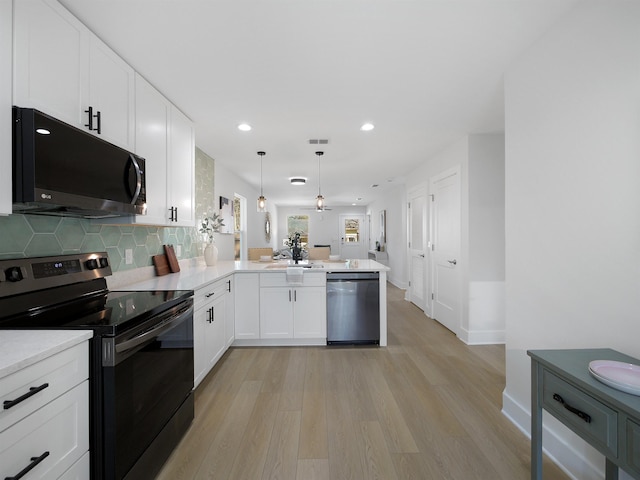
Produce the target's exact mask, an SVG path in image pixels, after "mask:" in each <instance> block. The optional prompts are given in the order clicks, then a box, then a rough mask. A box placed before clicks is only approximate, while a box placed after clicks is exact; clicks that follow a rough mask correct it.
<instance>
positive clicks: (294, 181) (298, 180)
mask: <svg viewBox="0 0 640 480" xmlns="http://www.w3.org/2000/svg"><path fill="white" fill-rule="evenodd" d="M289 180H290V181H291V185H304V184H305V183H307V179H306V178H302V177H293V178H290V179H289Z"/></svg>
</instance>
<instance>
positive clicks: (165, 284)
mask: <svg viewBox="0 0 640 480" xmlns="http://www.w3.org/2000/svg"><path fill="white" fill-rule="evenodd" d="M309 263H310V264H311V265H312V266H313V267H312V268H305V269H304V271H305V272H324V273H326V272H352V271H361V272H386V271H388V270H389V267H387V266H385V265H382V264H381V263H378V262H376V261H374V260H368V259H367V260H363V259H358V260H347V261H340V262H334V261H322V260H312V261H311V262H309ZM288 265H291V266H295V265H293V264H292V262H290V261H288V260H275V261H272V262H258V261H242V262H239V261H219V262H218V263H217V264H216V266H214V267H207V266H206V265H205V264H204V263H197V264H195V265H183V264H182V263H181V264H180V271H179V272H176V273H169V274H167V275H163V276H161V277H152V278H148V279H145V280H140V281H136V282H135V283H131V284H126V285H110V286H109V289H110V290H195V289H198V288H201V287H203V286H205V285H207V284H209V283H211V282H215V281H216V280H220V279H222V278H224V277H226V276H228V275H231V274H233V273H242V272H286V267H287V266H288Z"/></svg>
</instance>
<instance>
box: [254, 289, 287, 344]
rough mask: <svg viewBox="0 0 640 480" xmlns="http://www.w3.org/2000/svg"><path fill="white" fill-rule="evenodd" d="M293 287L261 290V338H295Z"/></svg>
mask: <svg viewBox="0 0 640 480" xmlns="http://www.w3.org/2000/svg"><path fill="white" fill-rule="evenodd" d="M293 296H294V289H293V288H291V287H267V288H261V289H260V338H293Z"/></svg>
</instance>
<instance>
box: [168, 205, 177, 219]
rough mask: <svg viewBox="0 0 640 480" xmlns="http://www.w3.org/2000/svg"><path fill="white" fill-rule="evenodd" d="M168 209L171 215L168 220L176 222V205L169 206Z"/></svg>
mask: <svg viewBox="0 0 640 480" xmlns="http://www.w3.org/2000/svg"><path fill="white" fill-rule="evenodd" d="M169 211H170V212H171V217H170V218H169V221H170V222H177V221H178V207H171V208H170V209H169Z"/></svg>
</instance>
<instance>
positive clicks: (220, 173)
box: [213, 162, 273, 260]
mask: <svg viewBox="0 0 640 480" xmlns="http://www.w3.org/2000/svg"><path fill="white" fill-rule="evenodd" d="M213 191H214V194H215V199H214V200H215V202H216V204H217V205H218V206H219V205H220V203H219V202H220V196H223V197H226V198H228V199H230V200H232V199H233V197H234V194H236V193H238V194H240V195H242V196H244V197H245V198H246V199H247V237H246V245H247V247H268V246H270V245H269V244H268V243H267V241H266V240H265V235H264V223H265V213H258V212H257V211H256V199H257V198H258V195H259V194H260V192H259V191H258V190H257V189H254V188H253V187H251V185H249V184H248V183H247V182H245V181H244V180H242V179H241V178H240V177H239V176H237V175H236V174H235V173H233V172H231V171H229V170H228V169H227V168H225V167H224V166H223V165H222V164H221V163H220V162H216V164H215V186H214V190H213ZM270 210H273V207H271V208H270ZM272 221H273V220H272ZM215 238H216V246H217V247H218V259H220V260H233V259H234V256H235V253H234V235H233V234H220V233H217V234H215Z"/></svg>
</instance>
